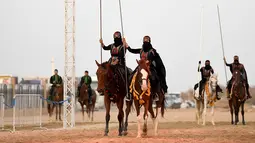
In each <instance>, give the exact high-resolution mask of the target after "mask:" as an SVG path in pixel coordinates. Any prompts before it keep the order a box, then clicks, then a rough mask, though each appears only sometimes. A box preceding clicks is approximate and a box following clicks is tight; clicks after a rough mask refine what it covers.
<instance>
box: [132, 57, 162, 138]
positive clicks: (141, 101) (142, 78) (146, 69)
mask: <svg viewBox="0 0 255 143" xmlns="http://www.w3.org/2000/svg"><path fill="white" fill-rule="evenodd" d="M137 63H138V68H137V72H136V73H135V75H134V76H133V78H132V81H131V84H130V87H129V88H130V92H131V93H132V94H133V100H134V104H135V108H136V113H137V124H138V134H137V137H141V118H142V117H141V115H140V108H141V107H142V106H144V115H143V119H144V126H143V135H147V130H148V129H147V119H148V111H149V112H150V114H151V118H152V120H153V125H154V134H155V136H157V128H158V121H157V116H158V109H159V108H161V115H162V117H164V110H165V106H164V101H165V97H164V94H163V92H162V90H160V87H159V86H157V84H155V83H157V82H158V81H150V80H149V76H150V63H149V62H148V61H145V60H140V61H137ZM155 94H158V95H159V101H157V102H156V115H155V114H154V111H153V107H152V105H153V95H155Z"/></svg>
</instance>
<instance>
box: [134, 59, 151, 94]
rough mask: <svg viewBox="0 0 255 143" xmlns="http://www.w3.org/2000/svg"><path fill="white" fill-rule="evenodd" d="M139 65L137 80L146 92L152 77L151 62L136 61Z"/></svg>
mask: <svg viewBox="0 0 255 143" xmlns="http://www.w3.org/2000/svg"><path fill="white" fill-rule="evenodd" d="M136 62H137V63H138V69H137V78H136V79H137V80H138V82H139V83H140V85H141V90H142V91H145V90H147V89H148V79H149V75H150V62H149V61H148V60H147V61H146V60H142V59H141V60H140V61H138V60H136Z"/></svg>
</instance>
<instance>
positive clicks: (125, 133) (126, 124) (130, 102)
mask: <svg viewBox="0 0 255 143" xmlns="http://www.w3.org/2000/svg"><path fill="white" fill-rule="evenodd" d="M132 102H133V101H132V100H131V101H126V106H127V107H126V110H125V112H126V119H125V125H124V129H123V130H124V132H123V135H124V136H126V135H127V134H128V132H127V127H128V116H129V113H130V110H131V107H132Z"/></svg>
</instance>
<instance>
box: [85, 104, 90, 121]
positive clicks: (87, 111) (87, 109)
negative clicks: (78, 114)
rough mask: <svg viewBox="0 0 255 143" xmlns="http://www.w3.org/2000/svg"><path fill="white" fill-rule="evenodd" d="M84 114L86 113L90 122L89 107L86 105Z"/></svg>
mask: <svg viewBox="0 0 255 143" xmlns="http://www.w3.org/2000/svg"><path fill="white" fill-rule="evenodd" d="M86 113H87V116H88V119H89V120H90V116H89V105H88V104H87V105H86Z"/></svg>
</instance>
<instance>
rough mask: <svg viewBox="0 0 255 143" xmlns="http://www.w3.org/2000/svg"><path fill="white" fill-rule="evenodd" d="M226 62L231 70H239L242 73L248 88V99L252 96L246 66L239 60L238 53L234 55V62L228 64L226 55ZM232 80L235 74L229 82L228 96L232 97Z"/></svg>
mask: <svg viewBox="0 0 255 143" xmlns="http://www.w3.org/2000/svg"><path fill="white" fill-rule="evenodd" d="M224 62H225V64H226V66H228V67H229V69H230V72H231V73H232V74H233V72H234V71H236V70H239V71H240V73H241V74H242V79H243V80H244V81H245V86H246V87H245V88H246V93H247V99H249V98H252V96H251V94H250V92H249V84H248V78H247V73H246V70H245V68H244V65H243V64H241V63H240V62H239V57H238V56H237V55H235V56H234V62H233V63H231V64H228V63H227V62H226V58H225V57H224ZM232 80H233V76H232V77H231V79H230V80H229V81H228V83H227V98H228V99H230V93H231V88H232Z"/></svg>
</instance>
